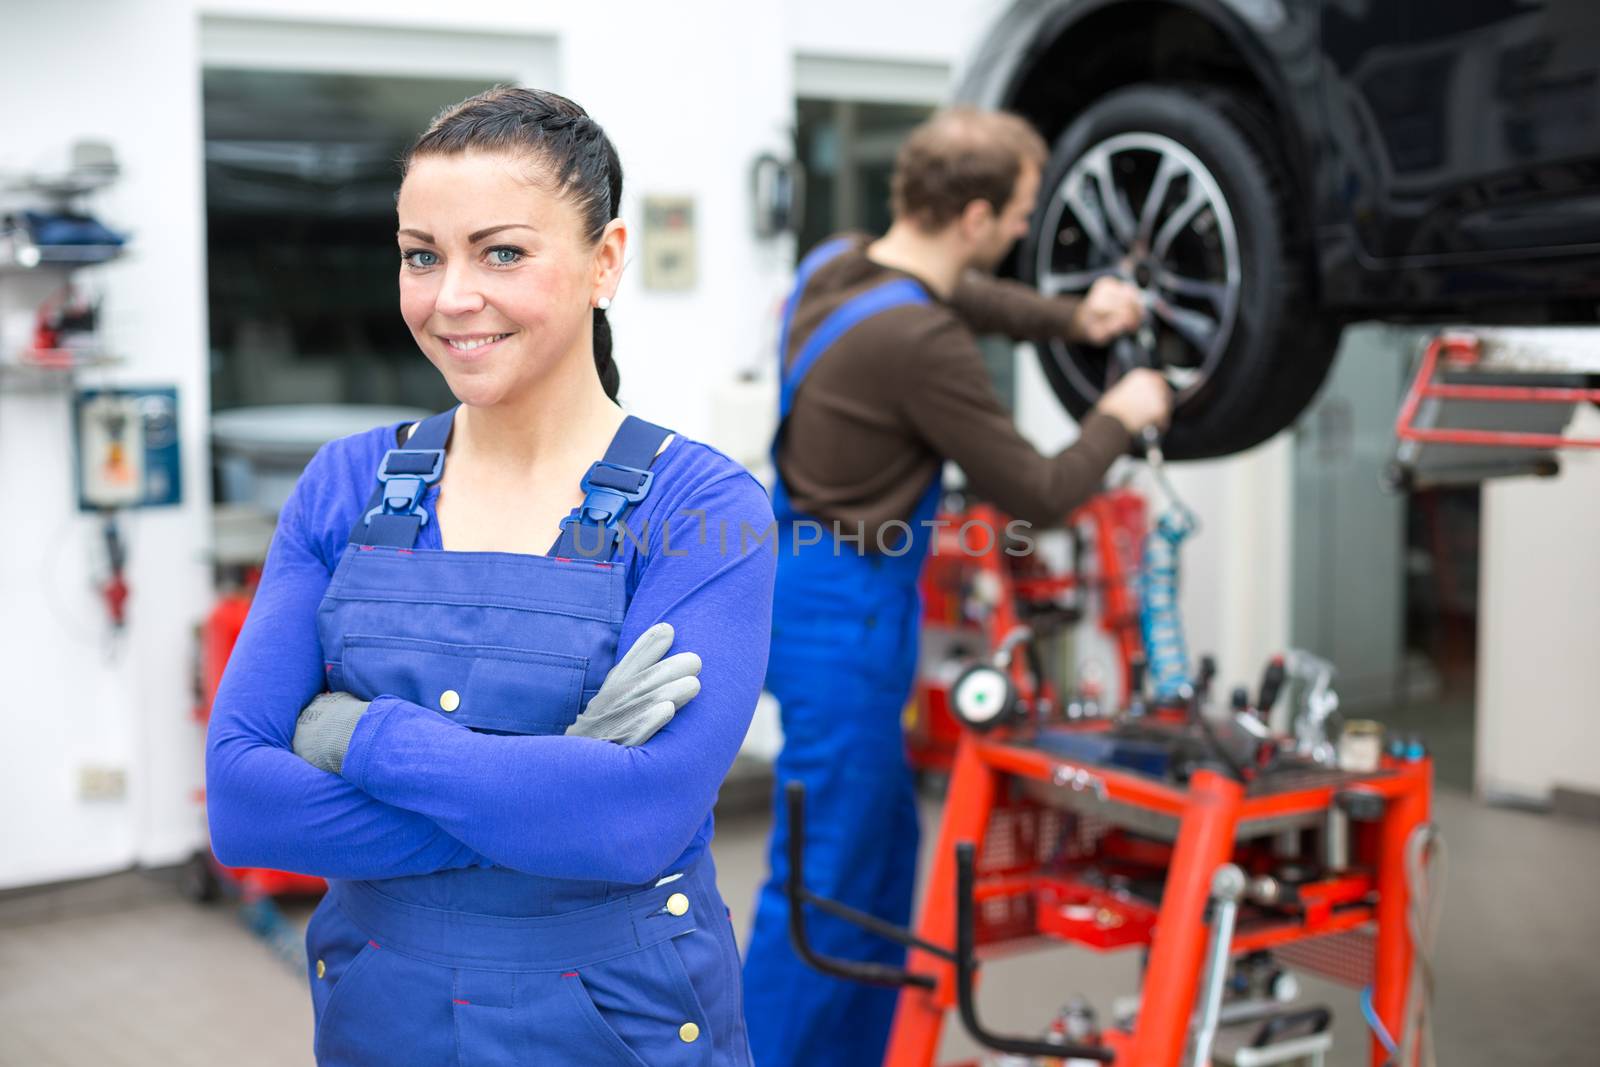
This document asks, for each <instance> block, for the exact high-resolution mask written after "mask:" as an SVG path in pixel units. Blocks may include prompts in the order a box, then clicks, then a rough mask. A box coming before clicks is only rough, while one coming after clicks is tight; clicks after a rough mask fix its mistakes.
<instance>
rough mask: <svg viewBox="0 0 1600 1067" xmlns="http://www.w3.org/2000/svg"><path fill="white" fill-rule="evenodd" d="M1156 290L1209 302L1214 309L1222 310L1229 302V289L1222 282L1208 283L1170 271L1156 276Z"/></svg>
mask: <svg viewBox="0 0 1600 1067" xmlns="http://www.w3.org/2000/svg"><path fill="white" fill-rule="evenodd" d="M1155 282H1156V288H1158V289H1161V290H1162V291H1163V292H1167V293H1176V294H1177V295H1179V296H1192V297H1196V298H1198V299H1200V300H1205V301H1208V302H1209V303H1210V304H1211V306H1212V307H1214V308H1217V309H1218V310H1221V309H1222V308H1223V307H1224V306H1225V305H1226V303H1227V300H1228V287H1227V286H1226V285H1224V284H1223V283H1222V282H1208V281H1206V280H1205V279H1203V278H1185V277H1183V276H1182V275H1181V274H1173V273H1172V272H1171V271H1169V270H1158V271H1156V275H1155Z"/></svg>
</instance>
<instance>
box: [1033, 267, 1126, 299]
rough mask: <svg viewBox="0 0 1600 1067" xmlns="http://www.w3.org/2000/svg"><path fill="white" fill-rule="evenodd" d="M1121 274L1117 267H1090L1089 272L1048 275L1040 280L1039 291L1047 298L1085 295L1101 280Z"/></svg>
mask: <svg viewBox="0 0 1600 1067" xmlns="http://www.w3.org/2000/svg"><path fill="white" fill-rule="evenodd" d="M1119 273H1120V272H1119V271H1118V270H1117V268H1116V267H1090V268H1089V269H1087V270H1072V271H1067V272H1066V273H1065V274H1046V275H1045V276H1044V277H1042V278H1040V279H1039V291H1040V292H1042V293H1044V294H1045V295H1046V296H1056V295H1058V294H1060V293H1085V292H1088V291H1089V286H1091V285H1093V284H1094V283H1095V282H1096V281H1098V280H1099V279H1101V278H1115V277H1117V276H1118V274H1119Z"/></svg>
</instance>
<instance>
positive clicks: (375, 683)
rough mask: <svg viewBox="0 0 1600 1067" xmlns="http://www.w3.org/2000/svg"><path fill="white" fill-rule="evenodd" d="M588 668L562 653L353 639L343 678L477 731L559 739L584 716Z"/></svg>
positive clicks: (348, 641) (363, 691) (360, 690)
mask: <svg viewBox="0 0 1600 1067" xmlns="http://www.w3.org/2000/svg"><path fill="white" fill-rule="evenodd" d="M588 668H589V660H588V657H586V656H572V655H566V654H563V653H559V652H535V651H532V650H530V649H518V648H500V647H496V646H492V645H488V646H472V645H453V644H447V643H445V642H443V641H425V640H422V639H420V638H413V637H388V636H375V635H367V634H350V635H349V636H347V637H346V638H345V641H344V661H343V665H342V671H341V674H342V678H343V681H344V686H345V689H346V690H347V691H349V692H351V693H354V694H355V695H356V696H358V697H361V698H362V699H363V700H371V699H372V698H374V697H376V696H379V695H382V694H388V695H391V696H397V697H400V698H401V699H403V700H409V701H411V702H412V703H414V704H420V705H422V706H423V707H425V708H432V709H434V710H435V711H439V712H443V713H445V714H446V715H448V716H449V718H450V719H452V720H453V721H455V722H459V723H461V725H463V726H467V727H471V728H472V729H474V730H491V731H495V732H499V733H515V734H557V733H561V732H562V731H564V730H565V729H566V728H567V727H568V726H570V725H571V724H572V721H573V720H574V719H576V718H577V717H578V711H579V710H580V707H581V704H580V700H581V698H582V694H583V681H584V675H585V673H586V672H587V671H588ZM447 694H453V695H450V696H447Z"/></svg>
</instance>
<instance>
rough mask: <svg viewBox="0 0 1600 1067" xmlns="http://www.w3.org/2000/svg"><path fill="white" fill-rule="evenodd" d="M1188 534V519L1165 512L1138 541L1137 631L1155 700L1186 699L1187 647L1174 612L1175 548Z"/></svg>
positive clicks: (1180, 619) (1190, 522) (1190, 528)
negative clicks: (1140, 556)
mask: <svg viewBox="0 0 1600 1067" xmlns="http://www.w3.org/2000/svg"><path fill="white" fill-rule="evenodd" d="M1193 531H1194V522H1193V519H1192V517H1191V516H1188V515H1185V514H1184V513H1182V512H1179V511H1177V510H1173V511H1168V512H1166V513H1164V514H1163V515H1162V516H1161V517H1160V518H1159V519H1157V520H1156V528H1155V529H1154V530H1151V531H1150V533H1149V535H1148V536H1147V537H1146V538H1145V541H1144V566H1143V567H1142V568H1141V570H1140V575H1139V630H1140V632H1141V633H1142V635H1143V636H1144V654H1145V661H1146V667H1145V678H1146V680H1147V682H1148V685H1149V686H1150V691H1151V693H1152V695H1153V696H1154V697H1155V699H1156V700H1158V701H1160V700H1174V699H1177V698H1179V697H1183V696H1185V695H1187V691H1188V690H1189V689H1190V681H1189V646H1188V642H1187V641H1186V640H1185V639H1184V636H1183V616H1182V615H1181V614H1180V613H1179V611H1178V547H1179V546H1180V545H1181V544H1183V540H1184V538H1186V537H1188V536H1189V534H1190V533H1192V532H1193Z"/></svg>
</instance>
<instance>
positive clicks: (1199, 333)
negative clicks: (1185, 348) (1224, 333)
mask: <svg viewBox="0 0 1600 1067" xmlns="http://www.w3.org/2000/svg"><path fill="white" fill-rule="evenodd" d="M1150 310H1151V311H1154V312H1155V313H1156V317H1157V318H1159V319H1160V320H1161V321H1162V322H1165V323H1166V324H1167V325H1168V326H1171V327H1172V328H1173V329H1174V330H1175V331H1177V333H1178V336H1179V337H1182V338H1183V339H1184V340H1185V341H1188V342H1189V343H1190V344H1191V345H1193V346H1194V347H1195V348H1197V349H1198V350H1199V351H1201V352H1202V353H1209V352H1210V351H1211V343H1212V342H1213V341H1214V340H1216V336H1217V321H1216V320H1215V319H1213V318H1211V317H1210V316H1209V315H1203V314H1201V313H1200V312H1198V311H1192V310H1190V309H1189V308H1185V307H1178V306H1177V305H1176V304H1172V303H1169V302H1168V301H1165V300H1152V301H1150Z"/></svg>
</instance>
